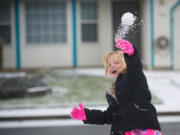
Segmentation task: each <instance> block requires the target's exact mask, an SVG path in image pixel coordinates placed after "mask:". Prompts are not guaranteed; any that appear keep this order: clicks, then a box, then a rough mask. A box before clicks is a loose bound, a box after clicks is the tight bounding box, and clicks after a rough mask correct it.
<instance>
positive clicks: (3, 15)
mask: <svg viewBox="0 0 180 135" xmlns="http://www.w3.org/2000/svg"><path fill="white" fill-rule="evenodd" d="M0 38H2V39H3V41H4V43H5V44H10V43H11V13H10V3H0Z"/></svg>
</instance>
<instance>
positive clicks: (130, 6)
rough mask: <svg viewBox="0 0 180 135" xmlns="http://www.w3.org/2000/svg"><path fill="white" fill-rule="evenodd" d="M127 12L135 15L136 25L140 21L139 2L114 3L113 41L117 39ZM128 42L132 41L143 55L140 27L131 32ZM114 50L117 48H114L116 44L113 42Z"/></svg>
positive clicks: (123, 0)
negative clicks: (122, 19)
mask: <svg viewBox="0 0 180 135" xmlns="http://www.w3.org/2000/svg"><path fill="white" fill-rule="evenodd" d="M126 12H131V13H133V14H134V15H135V16H136V17H137V20H136V23H138V22H139V21H140V13H139V12H140V6H139V1H138V0H116V1H112V13H113V40H114V37H115V33H116V31H117V29H118V27H119V25H120V23H121V17H122V15H123V14H124V13H126ZM125 39H126V40H128V41H130V42H131V43H133V44H134V45H135V46H136V48H137V49H138V52H139V54H140V55H141V45H140V43H141V42H140V25H137V26H136V27H135V28H134V29H133V31H130V32H129V33H128V34H127V35H126V37H125ZM113 43H114V44H113V49H114V50H115V49H116V48H115V47H114V45H115V42H114V41H113Z"/></svg>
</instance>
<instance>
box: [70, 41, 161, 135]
mask: <svg viewBox="0 0 180 135" xmlns="http://www.w3.org/2000/svg"><path fill="white" fill-rule="evenodd" d="M116 43H117V44H116V47H117V48H120V49H121V51H113V52H110V53H108V54H107V55H106V56H105V57H104V66H105V76H106V78H107V79H108V78H109V76H110V77H111V78H114V80H115V82H114V83H113V84H112V85H111V86H110V88H109V89H108V90H107V93H106V98H107V101H108V104H109V106H108V108H107V110H105V111H101V110H90V109H87V108H84V107H83V106H82V104H79V106H80V109H79V108H77V107H74V108H73V110H72V112H71V117H72V118H73V119H76V120H83V122H84V123H85V124H112V126H111V133H110V134H111V135H161V132H160V130H161V128H160V125H159V122H158V120H157V114H156V109H155V107H154V106H153V105H152V104H151V93H150V91H149V88H148V84H147V80H146V77H145V75H144V73H143V71H142V70H143V69H142V64H141V62H140V58H139V55H138V52H137V50H136V48H135V47H134V46H133V45H132V44H131V43H130V42H128V41H127V40H124V39H119V40H118V41H117V42H116Z"/></svg>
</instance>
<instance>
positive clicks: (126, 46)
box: [115, 39, 134, 55]
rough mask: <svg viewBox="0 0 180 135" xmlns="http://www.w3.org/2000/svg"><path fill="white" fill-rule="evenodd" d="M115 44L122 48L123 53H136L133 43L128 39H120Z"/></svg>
mask: <svg viewBox="0 0 180 135" xmlns="http://www.w3.org/2000/svg"><path fill="white" fill-rule="evenodd" d="M115 46H116V47H117V48H120V49H121V50H122V52H123V53H127V54H128V55H132V54H134V48H133V45H132V44H131V43H130V42H129V41H127V40H124V39H118V40H117V41H116V45H115Z"/></svg>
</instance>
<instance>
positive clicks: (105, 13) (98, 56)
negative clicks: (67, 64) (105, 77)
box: [77, 0, 112, 67]
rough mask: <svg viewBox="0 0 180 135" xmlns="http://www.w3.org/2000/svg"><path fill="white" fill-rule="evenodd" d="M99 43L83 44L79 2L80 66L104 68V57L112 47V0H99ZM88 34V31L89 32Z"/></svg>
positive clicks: (78, 51)
mask: <svg viewBox="0 0 180 135" xmlns="http://www.w3.org/2000/svg"><path fill="white" fill-rule="evenodd" d="M97 2H98V3H97V5H98V41H97V42H94V43H93V42H82V39H81V22H80V16H79V15H80V7H79V5H80V1H79V0H78V1H77V33H78V35H77V39H78V42H77V49H78V50H77V53H78V54H77V55H78V56H77V57H78V59H77V60H78V61H77V62H78V66H80V67H81V66H102V65H103V56H104V54H105V53H106V52H107V51H110V50H111V47H112V30H111V29H112V28H111V26H112V20H111V0H98V1H97ZM87 32H88V31H87Z"/></svg>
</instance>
